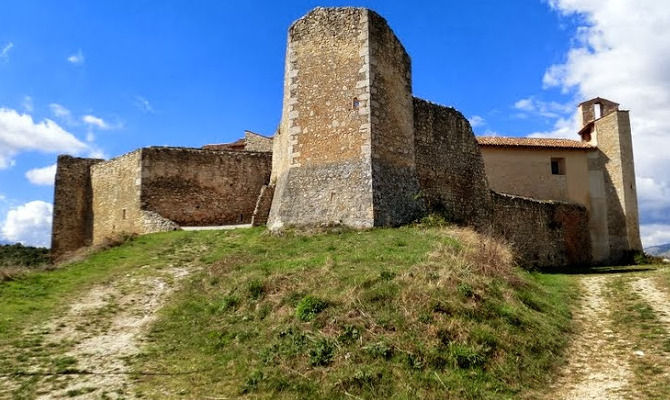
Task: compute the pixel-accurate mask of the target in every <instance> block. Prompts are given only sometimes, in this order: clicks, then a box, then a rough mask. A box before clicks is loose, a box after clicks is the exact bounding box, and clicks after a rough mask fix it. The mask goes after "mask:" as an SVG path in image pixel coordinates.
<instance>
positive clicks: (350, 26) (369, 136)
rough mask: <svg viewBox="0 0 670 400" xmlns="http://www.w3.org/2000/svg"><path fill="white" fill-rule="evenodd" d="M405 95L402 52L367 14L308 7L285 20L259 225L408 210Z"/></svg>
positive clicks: (399, 216) (356, 220)
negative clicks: (266, 207)
mask: <svg viewBox="0 0 670 400" xmlns="http://www.w3.org/2000/svg"><path fill="white" fill-rule="evenodd" d="M411 93H412V83H411V63H410V59H409V56H408V55H407V52H406V51H405V49H404V48H403V46H402V44H401V43H400V41H399V40H398V39H397V38H396V36H395V35H394V33H393V32H392V31H391V29H390V28H389V26H388V25H387V23H386V21H385V20H384V19H383V18H382V17H380V16H379V15H377V14H376V13H374V12H373V11H370V10H368V9H363V8H316V9H314V10H312V11H311V12H309V13H308V14H307V15H306V16H304V17H303V18H301V19H299V20H298V21H296V22H295V23H293V25H292V26H291V27H290V28H289V35H288V47H287V51H286V67H285V80H284V100H283V109H282V120H281V124H280V129H279V131H278V133H277V135H276V137H275V140H274V148H273V151H274V155H273V169H272V178H271V182H272V183H273V184H274V185H275V195H274V199H273V202H272V208H271V211H270V215H269V220H268V225H269V227H270V228H271V229H278V228H281V227H282V226H300V225H324V224H343V225H347V226H351V227H355V228H368V227H372V226H385V225H400V224H404V223H407V222H410V221H411V220H412V219H414V218H415V217H416V216H418V213H419V212H420V209H421V205H420V203H419V201H418V200H417V197H418V194H419V185H418V180H417V177H416V166H415V149H414V121H413V112H414V110H413V99H412V94H411Z"/></svg>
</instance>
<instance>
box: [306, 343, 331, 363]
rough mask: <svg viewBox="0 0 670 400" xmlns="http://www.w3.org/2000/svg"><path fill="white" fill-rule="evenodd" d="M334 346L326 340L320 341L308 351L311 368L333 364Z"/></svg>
mask: <svg viewBox="0 0 670 400" xmlns="http://www.w3.org/2000/svg"><path fill="white" fill-rule="evenodd" d="M334 355H335V346H333V344H332V343H331V342H330V341H329V340H328V339H320V340H319V341H318V342H316V344H315V346H314V348H312V349H311V350H310V351H309V363H310V364H311V365H312V366H325V365H328V364H330V363H331V362H333V357H334Z"/></svg>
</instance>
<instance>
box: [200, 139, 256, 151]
mask: <svg viewBox="0 0 670 400" xmlns="http://www.w3.org/2000/svg"><path fill="white" fill-rule="evenodd" d="M246 144H247V141H246V140H244V139H239V140H237V141H235V142H232V143H221V144H207V145H204V146H202V148H203V149H205V150H238V151H243V150H244V149H245V147H246Z"/></svg>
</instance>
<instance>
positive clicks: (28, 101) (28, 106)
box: [21, 96, 35, 113]
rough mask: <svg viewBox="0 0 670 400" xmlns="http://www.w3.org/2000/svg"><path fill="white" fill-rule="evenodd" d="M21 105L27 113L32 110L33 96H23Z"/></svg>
mask: <svg viewBox="0 0 670 400" xmlns="http://www.w3.org/2000/svg"><path fill="white" fill-rule="evenodd" d="M21 106H22V107H23V111H25V112H27V113H31V112H33V110H34V109H35V107H34V105H33V98H32V97H30V96H23V101H21Z"/></svg>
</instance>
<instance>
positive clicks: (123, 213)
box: [121, 208, 126, 219]
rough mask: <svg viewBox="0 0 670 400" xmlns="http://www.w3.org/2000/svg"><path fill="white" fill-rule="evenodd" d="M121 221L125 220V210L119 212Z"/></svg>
mask: <svg viewBox="0 0 670 400" xmlns="http://www.w3.org/2000/svg"><path fill="white" fill-rule="evenodd" d="M121 219H126V209H125V208H124V209H122V210H121Z"/></svg>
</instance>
